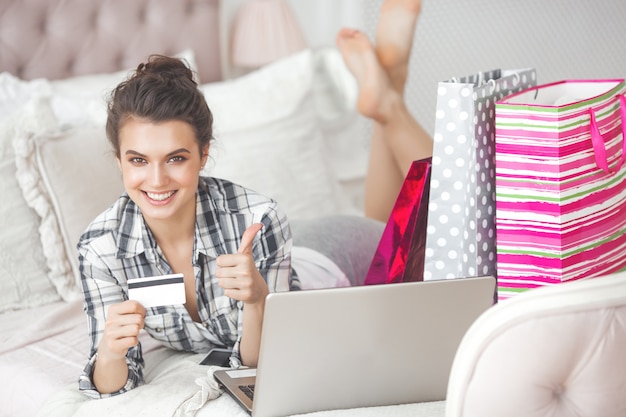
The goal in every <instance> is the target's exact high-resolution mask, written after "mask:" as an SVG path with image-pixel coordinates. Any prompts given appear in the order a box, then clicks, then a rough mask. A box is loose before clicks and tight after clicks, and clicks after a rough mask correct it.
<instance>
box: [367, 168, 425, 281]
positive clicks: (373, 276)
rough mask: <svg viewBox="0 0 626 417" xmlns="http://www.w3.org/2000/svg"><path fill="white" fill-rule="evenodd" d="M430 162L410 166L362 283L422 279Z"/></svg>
mask: <svg viewBox="0 0 626 417" xmlns="http://www.w3.org/2000/svg"><path fill="white" fill-rule="evenodd" d="M431 162H432V161H431V158H426V159H421V160H419V161H414V162H413V164H412V165H411V168H410V169H409V172H408V173H407V175H406V177H405V179H404V183H403V184H402V188H401V189H400V192H399V193H398V198H397V199H396V202H395V204H394V207H393V210H392V211H391V215H390V216H389V220H388V221H387V225H386V227H385V230H384V232H383V235H382V237H381V240H380V242H379V244H378V248H377V249H376V253H375V254H374V258H373V259H372V263H371V264H370V268H369V270H368V272H367V275H366V277H365V281H364V282H363V284H364V285H372V284H386V283H392V282H407V281H422V280H423V279H424V259H425V251H426V225H427V220H428V195H429V190H430V172H431V166H432V165H431Z"/></svg>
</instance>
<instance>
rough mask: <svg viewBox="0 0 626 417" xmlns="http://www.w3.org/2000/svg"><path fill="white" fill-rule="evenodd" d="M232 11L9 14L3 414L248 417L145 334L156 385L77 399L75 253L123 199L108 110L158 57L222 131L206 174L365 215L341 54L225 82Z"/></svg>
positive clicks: (195, 4)
mask: <svg viewBox="0 0 626 417" xmlns="http://www.w3.org/2000/svg"><path fill="white" fill-rule="evenodd" d="M220 7H221V2H220V1H217V0H186V1H182V0H181V1H169V0H150V1H148V0H145V1H139V0H137V1H132V2H125V1H121V0H99V1H83V0H25V1H21V0H20V1H18V0H15V1H3V2H0V192H1V193H2V196H3V203H2V205H1V206H0V233H1V239H0V333H1V335H2V336H1V338H0V375H2V378H0V416H1V417H17V416H19V417H34V416H63V417H67V416H83V415H90V416H100V415H103V416H104V415H112V414H113V415H120V416H122V415H128V416H131V415H132V416H136V415H159V416H170V415H171V416H174V415H175V416H192V415H198V416H202V415H222V416H225V415H232V416H239V415H242V416H243V415H246V414H245V413H244V412H243V410H242V409H241V408H239V406H237V405H236V404H235V403H234V402H233V401H232V400H231V399H230V398H229V397H228V396H226V395H224V396H222V395H220V394H221V391H220V390H219V388H218V387H216V386H215V385H214V384H215V383H214V380H212V378H211V374H210V369H208V368H206V367H200V366H198V365H197V362H198V360H199V357H198V355H193V354H184V353H176V352H173V351H170V350H167V349H164V348H162V347H160V346H159V345H157V344H155V343H154V342H152V341H151V340H150V339H149V338H148V337H143V336H142V345H143V349H144V353H145V355H146V363H147V368H146V378H147V379H148V380H149V381H151V383H148V384H146V385H145V386H142V387H140V388H138V389H136V390H133V392H131V393H128V395H123V396H117V397H114V398H112V399H107V400H97V401H89V400H87V399H86V398H85V397H83V396H82V394H80V393H78V392H77V389H76V388H77V377H78V375H79V374H80V372H81V370H82V368H83V366H84V364H85V362H86V359H87V354H88V346H87V326H86V318H85V315H84V313H83V311H82V300H81V293H80V291H79V285H78V281H77V279H78V270H77V261H76V259H75V258H76V256H75V249H74V248H75V244H76V242H77V239H78V236H79V235H80V234H81V232H82V230H83V229H84V228H85V226H86V225H87V224H88V222H89V221H90V220H91V219H93V218H94V217H95V216H96V215H97V214H98V213H99V212H101V211H102V210H103V209H104V208H106V207H107V206H108V205H109V204H110V203H111V202H112V201H113V200H114V199H115V198H116V197H117V195H119V193H120V192H121V190H122V185H121V179H120V178H119V176H118V175H116V173H117V170H116V167H115V162H114V159H113V157H112V155H111V152H110V150H109V149H108V147H107V143H106V139H105V136H104V128H103V125H104V121H105V118H106V112H105V100H104V99H105V96H106V94H107V92H108V91H110V89H111V88H112V87H114V86H115V85H116V84H117V83H119V82H120V81H122V80H123V79H124V78H125V77H126V76H127V75H128V73H129V71H130V70H132V68H134V67H135V66H136V65H137V64H138V63H139V62H141V61H142V60H143V59H145V58H146V57H147V56H148V55H149V54H152V53H160V54H166V55H176V56H179V57H181V58H183V59H185V60H186V62H187V63H188V64H189V66H190V67H191V68H192V69H194V71H195V72H196V74H197V80H198V83H199V84H200V86H201V89H202V91H203V93H204V94H205V96H206V98H207V101H208V103H209V106H210V107H211V109H212V111H213V113H214V118H215V121H216V122H215V137H216V143H215V145H214V147H213V148H212V151H211V152H212V155H211V160H212V163H210V164H209V166H208V167H207V168H206V169H207V174H209V175H215V176H220V177H224V178H228V179H231V180H233V181H236V182H239V183H241V184H243V185H246V186H249V187H251V188H255V189H257V190H258V191H260V192H263V193H265V194H267V195H270V196H272V197H273V198H275V199H276V200H277V201H278V202H279V203H280V204H281V206H283V208H284V210H285V211H286V212H287V215H288V216H289V217H290V218H291V219H298V218H309V217H314V216H320V215H325V214H333V213H353V214H354V213H356V214H360V213H361V212H362V207H361V206H362V194H361V193H362V188H363V187H362V186H363V180H364V173H365V168H366V158H367V150H368V135H367V132H368V130H367V129H368V128H367V122H366V121H365V120H363V119H362V118H361V117H360V116H359V115H358V114H357V113H356V112H355V110H354V102H355V98H356V95H355V91H356V85H355V82H354V80H353V79H352V77H351V76H350V74H349V73H348V71H347V70H346V68H345V67H344V66H343V62H342V60H341V57H340V55H339V54H338V52H337V51H336V50H335V49H334V48H317V49H304V50H302V51H300V52H297V53H294V54H293V55H290V56H288V57H285V58H283V59H280V60H278V61H276V62H272V63H270V64H268V65H266V66H264V67H262V68H259V69H256V70H253V71H249V72H247V73H246V74H245V75H242V76H239V77H237V78H233V79H224V78H223V77H222V73H223V71H222V68H223V62H222V61H223V59H224V58H223V57H224V55H225V54H224V48H225V45H227V40H225V39H223V36H220V33H222V34H223V33H227V31H226V30H225V29H224V25H225V22H224V21H223V19H222V16H223V14H222V13H220ZM261 159H263V161H261ZM268 167H269V168H268ZM164 390H165V391H166V392H167V393H168V395H163V392H164ZM434 406H435V407H439V408H438V410H439V411H441V410H442V408H441V405H440V404H439V405H434ZM406 407H410V406H398V407H392V408H393V410H394V413H395V412H396V411H397V412H398V413H402V412H405V411H406V412H409V411H410V408H406ZM392 408H389V409H386V410H387V411H389V412H391V409H392ZM355 412H356V411H355ZM361 412H363V410H361ZM380 412H381V410H378V412H376V413H375V414H378V413H380ZM410 412H411V413H412V415H415V412H414V411H410ZM341 415H346V414H345V412H344V414H341ZM360 415H367V414H360ZM390 415H393V414H390ZM397 415H402V414H397Z"/></svg>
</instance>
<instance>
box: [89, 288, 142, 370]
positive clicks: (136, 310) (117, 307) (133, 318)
mask: <svg viewBox="0 0 626 417" xmlns="http://www.w3.org/2000/svg"><path fill="white" fill-rule="evenodd" d="M145 317H146V309H145V308H144V307H143V306H142V305H141V304H140V303H138V302H137V301H133V300H127V301H124V302H122V303H117V304H112V305H111V306H110V307H109V310H108V314H107V319H106V323H105V325H104V333H103V335H102V339H101V340H100V344H99V345H98V358H99V359H105V360H108V361H112V360H119V359H122V358H125V357H126V353H127V352H128V349H129V348H131V347H133V346H135V345H137V343H139V331H140V330H141V329H142V328H143V322H144V318H145Z"/></svg>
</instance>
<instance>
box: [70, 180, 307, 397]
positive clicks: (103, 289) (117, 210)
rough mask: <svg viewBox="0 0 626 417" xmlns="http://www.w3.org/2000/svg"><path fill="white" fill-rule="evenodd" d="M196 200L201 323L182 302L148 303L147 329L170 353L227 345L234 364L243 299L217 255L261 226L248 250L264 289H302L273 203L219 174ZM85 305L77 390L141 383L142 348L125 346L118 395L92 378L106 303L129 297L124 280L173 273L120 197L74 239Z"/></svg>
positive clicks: (136, 209)
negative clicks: (229, 293) (230, 286)
mask: <svg viewBox="0 0 626 417" xmlns="http://www.w3.org/2000/svg"><path fill="white" fill-rule="evenodd" d="M196 200H197V203H196V230H195V241H194V248H193V258H192V262H193V267H194V272H195V277H196V295H197V304H198V313H199V315H200V319H201V323H196V322H193V321H192V319H191V317H190V316H189V314H188V313H187V310H186V309H185V307H184V306H182V305H180V306H163V307H153V308H148V309H147V310H148V311H147V315H146V318H145V322H144V326H145V327H144V328H145V330H146V332H147V333H149V334H150V336H152V337H153V338H154V339H157V340H158V341H160V342H161V343H162V344H164V345H166V346H168V347H170V348H172V349H176V350H182V351H188V352H205V351H208V350H209V349H211V348H212V347H216V346H219V347H222V346H230V347H233V356H232V357H231V363H232V364H234V365H239V364H240V356H239V342H240V340H241V330H242V317H243V314H241V308H242V303H238V302H237V301H235V300H233V299H231V298H228V297H226V296H225V295H224V292H223V290H222V289H221V288H220V287H219V285H218V281H217V279H216V278H215V270H216V259H217V257H218V256H219V255H222V254H229V253H237V249H238V247H239V245H240V242H241V236H242V235H243V232H244V231H245V229H246V228H247V227H248V226H250V225H251V224H252V223H256V222H260V223H262V224H263V229H262V230H261V232H260V233H258V234H257V236H256V237H255V240H254V244H253V248H252V252H253V257H254V259H255V263H256V266H257V268H258V269H259V271H260V272H261V275H262V276H263V277H264V278H265V281H266V282H267V285H268V288H269V290H270V292H278V291H289V290H296V289H300V282H299V280H298V278H297V276H296V274H295V273H294V272H293V271H292V268H291V246H292V239H291V230H290V228H289V226H288V222H287V219H286V217H285V215H284V214H283V212H282V211H280V210H279V209H278V208H277V205H276V202H275V201H273V200H271V199H269V198H267V197H264V196H262V195H260V194H258V193H255V192H253V191H251V190H248V189H246V188H243V187H241V186H238V185H235V184H233V183H231V182H229V181H226V180H221V179H217V178H206V177H201V178H200V184H199V187H198V192H197V198H196ZM78 253H79V262H80V272H81V281H82V288H83V293H84V296H85V300H84V309H85V312H86V314H87V317H88V325H89V335H90V339H91V340H90V342H91V352H90V360H89V362H88V363H87V366H86V367H85V369H84V371H83V374H82V375H81V376H80V379H79V387H80V389H81V390H83V391H84V392H85V394H87V395H88V396H90V397H95V398H99V397H104V396H109V395H115V394H119V393H122V392H125V391H128V390H130V389H132V388H134V387H136V386H138V385H140V384H142V383H143V373H142V368H143V357H142V352H141V345H140V344H139V345H137V346H136V347H133V348H131V349H129V350H128V353H127V355H126V361H127V363H128V368H129V378H128V381H127V383H126V385H125V386H124V387H123V388H122V389H121V390H120V391H119V392H117V393H114V394H108V395H101V394H100V393H98V392H97V390H96V388H95V386H94V385H93V381H92V374H93V366H94V364H95V362H96V351H97V348H98V344H99V343H100V339H101V338H102V334H103V331H104V325H105V321H106V314H107V310H108V308H109V306H110V305H111V304H114V303H119V302H122V301H124V300H127V299H128V285H127V280H128V279H130V278H139V277H152V276H158V275H165V274H171V273H172V272H173V271H172V270H171V268H170V266H169V265H168V263H167V261H166V260H165V258H164V256H163V254H162V252H161V250H160V249H159V247H158V246H157V244H156V241H155V239H154V237H153V236H152V234H151V232H150V230H149V229H148V227H147V226H146V223H145V222H144V219H143V216H142V215H141V212H140V209H139V207H138V206H137V205H136V204H135V203H134V202H133V201H132V200H131V199H130V198H129V197H128V195H126V194H124V195H122V196H121V197H120V198H119V199H118V200H117V202H115V204H113V205H112V206H111V207H110V208H109V209H107V210H106V211H105V212H104V213H102V214H101V215H99V216H98V217H97V218H96V219H95V220H94V221H93V222H92V223H91V224H90V225H89V227H88V228H87V230H86V231H85V233H84V234H83V235H82V237H81V238H80V241H79V243H78Z"/></svg>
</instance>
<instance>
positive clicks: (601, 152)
mask: <svg viewBox="0 0 626 417" xmlns="http://www.w3.org/2000/svg"><path fill="white" fill-rule="evenodd" d="M619 103H620V108H619V109H620V116H621V119H622V155H621V157H620V159H619V161H617V164H616V165H615V166H614V167H613V169H611V168H609V164H608V162H607V157H606V147H605V146H604V139H602V135H601V134H600V129H598V123H597V121H596V115H595V113H594V112H593V109H592V108H591V107H590V108H589V116H590V118H591V143H592V145H593V152H594V154H595V157H596V164H598V166H599V167H600V168H602V170H603V171H604V172H606V173H609V172H616V171H619V169H620V168H621V167H622V165H623V164H624V160H625V159H626V97H624V95H623V94H622V95H620V96H619Z"/></svg>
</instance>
